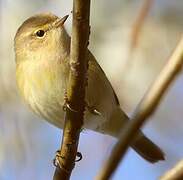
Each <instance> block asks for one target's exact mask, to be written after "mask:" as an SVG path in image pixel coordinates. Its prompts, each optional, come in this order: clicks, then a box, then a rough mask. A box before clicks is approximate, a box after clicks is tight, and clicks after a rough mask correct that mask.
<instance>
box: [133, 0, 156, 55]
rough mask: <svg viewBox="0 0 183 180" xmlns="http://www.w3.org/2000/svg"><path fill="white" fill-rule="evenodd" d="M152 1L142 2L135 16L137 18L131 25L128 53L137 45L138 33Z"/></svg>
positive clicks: (145, 0)
mask: <svg viewBox="0 0 183 180" xmlns="http://www.w3.org/2000/svg"><path fill="white" fill-rule="evenodd" d="M152 4H153V0H144V2H143V5H142V7H141V9H140V12H139V14H138V15H137V18H136V19H135V21H134V23H133V25H132V31H131V36H130V38H131V42H130V51H131V52H132V51H133V50H134V48H135V47H136V46H137V44H138V39H139V35H140V32H141V30H142V28H143V25H144V23H145V19H146V17H147V15H148V13H149V11H150V9H151V7H152Z"/></svg>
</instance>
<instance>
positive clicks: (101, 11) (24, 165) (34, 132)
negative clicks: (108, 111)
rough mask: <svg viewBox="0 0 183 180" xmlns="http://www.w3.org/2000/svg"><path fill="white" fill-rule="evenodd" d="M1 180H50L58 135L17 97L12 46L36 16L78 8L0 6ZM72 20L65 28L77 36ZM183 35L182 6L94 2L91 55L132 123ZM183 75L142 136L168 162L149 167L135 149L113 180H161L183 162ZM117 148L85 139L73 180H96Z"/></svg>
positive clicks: (163, 0) (162, 0)
mask: <svg viewBox="0 0 183 180" xmlns="http://www.w3.org/2000/svg"><path fill="white" fill-rule="evenodd" d="M0 8H1V9H0V27H1V29H0V31H1V32H0V61H1V63H0V180H17V179H18V180H21V179H27V180H32V179H35V180H49V179H52V176H53V173H54V167H53V165H52V159H53V158H54V153H55V152H56V150H57V149H59V147H60V138H61V132H60V130H59V129H57V128H55V127H54V126H52V125H50V124H48V123H47V122H45V121H43V120H42V119H39V118H38V117H36V116H35V115H34V114H33V113H32V112H31V111H30V110H29V109H28V108H27V107H26V106H25V105H24V104H23V103H22V100H21V98H20V96H19V95H18V92H17V88H16V83H15V61H14V51H13V39H14V36H15V33H16V30H17V28H18V27H19V26H20V25H21V23H22V22H23V21H24V20H25V19H27V18H28V17H30V16H31V15H33V14H35V13H39V12H45V11H51V12H53V13H55V14H57V15H58V16H63V15H66V14H68V13H69V14H70V15H71V10H72V1H71V0H67V1H64V0H55V1H51V0H40V1H36V0H32V1H28V0H24V1H23V0H16V1H14V0H0ZM71 17H72V16H70V18H69V19H68V20H67V22H66V28H67V30H68V31H69V32H71ZM182 30H183V1H181V0H174V1H172V0H115V1H111V0H100V1H96V0H92V5H91V36H90V45H89V49H90V50H91V51H92V52H93V54H94V55H95V57H96V58H97V60H98V62H99V63H100V65H101V66H102V68H103V69H104V71H105V72H106V74H107V76H108V78H109V79H110V81H111V83H112V85H113V87H114V89H115V91H116V93H117V95H118V97H119V100H120V103H121V107H122V108H123V109H124V111H125V112H126V113H127V114H128V115H129V116H130V114H131V113H132V112H133V110H134V109H135V107H136V106H137V104H138V103H139V101H140V100H141V98H142V97H143V95H144V93H145V92H146V91H147V89H148V88H149V86H150V84H151V83H152V82H153V81H154V80H155V78H156V77H157V76H158V74H159V72H160V71H161V69H162V67H163V66H164V64H165V63H166V62H167V60H168V58H169V56H170V55H171V53H172V51H173V49H174V48H175V46H176V44H177V43H178V41H179V39H180V36H181V34H182ZM182 108H183V75H182V73H181V74H180V75H179V77H178V78H177V80H176V81H175V82H174V83H173V84H172V86H171V88H169V90H168V92H167V93H166V95H165V97H164V98H163V100H162V102H161V104H160V106H159V108H158V110H157V111H156V112H155V114H154V115H153V116H152V117H151V118H150V120H149V121H148V123H146V125H145V127H144V128H143V131H144V132H145V134H146V135H147V136H148V137H149V138H151V139H152V140H153V141H154V142H155V143H157V144H158V145H159V146H160V147H161V148H162V149H163V150H164V152H165V154H166V161H164V162H160V163H157V164H149V163H148V162H146V161H144V160H143V159H142V158H140V157H139V155H137V154H136V153H135V152H134V151H133V150H132V149H130V150H129V151H128V153H127V155H126V157H125V160H124V161H123V162H122V163H121V164H120V166H119V168H118V169H117V171H116V173H115V174H114V176H113V180H121V179H128V180H131V179H133V180H146V179H148V180H155V179H158V178H159V177H160V176H161V175H162V174H163V173H164V172H165V171H167V170H168V169H169V168H171V167H172V166H173V165H174V164H175V163H176V162H177V161H178V160H179V159H182V158H183V141H182V137H183V119H182V117H183V109H182ZM115 142H116V140H115V139H114V138H112V137H109V136H106V135H102V134H98V133H95V132H92V131H88V130H87V131H84V132H83V133H82V134H81V139H80V144H79V151H80V152H82V154H83V160H82V161H81V162H79V163H77V164H76V168H75V169H74V171H73V174H72V179H73V180H92V179H94V177H95V175H96V174H97V172H99V170H100V168H101V167H102V166H103V163H104V162H105V160H106V157H108V156H109V155H110V152H111V149H112V147H113V145H114V144H115Z"/></svg>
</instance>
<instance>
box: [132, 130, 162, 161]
mask: <svg viewBox="0 0 183 180" xmlns="http://www.w3.org/2000/svg"><path fill="white" fill-rule="evenodd" d="M132 148H133V149H134V150H135V151H136V152H137V153H138V154H139V155H141V156H142V157H143V158H144V159H146V160H147V161H149V162H151V163H155V162H158V161H161V160H165V158H164V153H163V151H162V150H161V149H160V148H159V147H158V146H157V145H156V144H154V143H153V142H152V141H151V140H150V139H148V138H147V137H146V136H145V135H144V134H143V133H141V132H140V133H139V134H138V136H137V138H136V139H135V140H134V142H133V144H132Z"/></svg>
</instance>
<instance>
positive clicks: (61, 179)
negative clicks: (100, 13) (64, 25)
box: [53, 0, 90, 180]
mask: <svg viewBox="0 0 183 180" xmlns="http://www.w3.org/2000/svg"><path fill="white" fill-rule="evenodd" d="M72 12H73V23H72V38H71V58H70V67H71V68H70V74H69V84H68V89H67V102H66V104H67V105H66V107H67V108H66V116H65V126H64V132H63V139H62V145H61V151H60V156H57V157H58V161H59V167H57V168H56V171H55V174H54V178H53V179H54V180H68V179H70V175H71V172H72V169H73V168H74V165H75V159H76V155H77V147H78V142H79V135H80V131H81V128H82V125H83V116H84V109H85V101H84V99H85V85H86V81H87V79H86V77H87V76H86V73H87V68H88V62H87V60H88V58H86V53H87V46H88V40H89V31H90V28H89V16H90V0H85V1H84V0H73V11H72Z"/></svg>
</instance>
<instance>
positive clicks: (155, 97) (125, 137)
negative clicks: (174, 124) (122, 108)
mask: <svg viewBox="0 0 183 180" xmlns="http://www.w3.org/2000/svg"><path fill="white" fill-rule="evenodd" d="M182 66H183V37H181V40H180V42H179V44H178V46H177V48H176V49H175V51H174V53H173V54H172V56H171V58H170V60H169V61H168V62H167V64H166V65H165V67H164V68H163V70H162V72H161V73H160V75H159V76H158V78H157V79H156V81H155V82H154V84H153V85H152V86H151V88H150V89H149V91H148V92H147V93H146V95H145V96H144V98H143V99H142V101H141V102H140V104H139V105H138V106H137V108H136V111H135V112H134V114H133V116H132V118H131V121H130V122H129V123H128V124H127V125H126V127H125V128H124V129H123V131H122V133H121V136H120V138H119V142H118V143H117V144H116V146H115V147H114V149H113V151H112V154H111V157H110V158H109V159H108V160H107V162H106V164H105V166H104V168H103V169H102V171H101V173H100V174H99V176H98V178H97V180H108V179H110V177H111V176H112V173H114V170H115V169H116V168H117V166H118V164H119V162H120V160H121V159H122V158H123V156H124V155H125V152H126V151H127V149H128V147H129V146H130V144H131V143H132V141H133V138H134V137H135V135H136V133H137V131H138V130H139V129H140V127H141V126H142V125H143V124H144V122H145V120H147V118H148V117H149V116H150V115H151V114H152V113H153V112H154V111H155V109H156V108H157V106H158V105H159V102H160V100H161V98H162V96H163V94H164V93H165V91H166V90H167V88H168V87H169V85H170V83H171V82H172V81H173V80H174V78H175V77H176V76H177V74H178V73H179V72H180V70H181V68H182Z"/></svg>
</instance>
